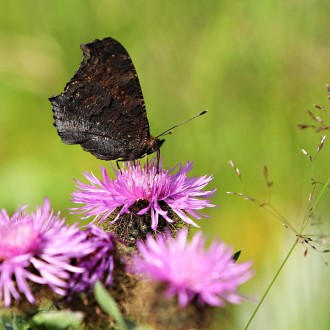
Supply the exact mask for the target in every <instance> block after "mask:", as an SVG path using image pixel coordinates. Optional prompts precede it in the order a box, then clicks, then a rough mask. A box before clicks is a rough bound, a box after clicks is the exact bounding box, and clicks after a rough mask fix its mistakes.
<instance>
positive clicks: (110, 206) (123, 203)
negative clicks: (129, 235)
mask: <svg viewBox="0 0 330 330" xmlns="http://www.w3.org/2000/svg"><path fill="white" fill-rule="evenodd" d="M155 163H156V161H155V159H153V160H152V161H151V163H149V165H148V164H144V166H142V165H141V163H140V161H136V164H135V165H134V164H133V163H131V162H126V163H125V166H124V168H123V169H122V170H121V171H116V170H115V173H116V178H115V179H114V180H111V179H110V178H109V176H108V173H107V171H106V169H105V168H103V167H101V171H102V179H98V178H96V177H95V175H94V174H92V173H91V174H88V173H85V174H84V175H85V177H86V179H87V180H88V181H89V183H87V184H86V183H82V182H80V181H76V183H77V190H76V191H75V192H74V193H73V194H72V196H73V199H72V201H73V202H74V203H78V204H83V205H82V206H80V207H78V208H74V209H72V210H73V212H75V213H85V214H86V217H91V216H95V217H99V218H100V220H99V221H100V222H102V221H104V220H105V219H106V218H107V217H109V216H110V215H111V214H112V213H113V212H114V211H115V210H117V209H118V210H119V212H118V214H117V216H116V218H115V219H114V221H116V220H117V219H118V218H119V217H120V216H121V215H122V214H124V213H130V207H131V206H133V205H134V204H136V203H138V202H139V201H145V202H146V204H145V205H147V206H143V207H141V209H140V210H139V211H138V213H137V214H138V215H143V214H145V213H147V212H150V216H151V228H152V229H153V230H156V228H157V226H158V221H159V216H161V217H162V218H164V219H165V220H166V221H168V222H173V219H171V217H170V216H169V215H168V209H167V210H164V207H163V206H164V203H165V204H166V205H167V206H168V207H169V208H170V209H172V210H173V211H174V212H175V213H176V215H177V216H178V217H179V218H181V219H182V220H183V221H184V222H186V223H187V224H190V225H193V226H196V227H198V226H197V224H196V223H195V222H194V221H193V220H191V217H193V218H195V219H200V218H201V217H203V216H204V215H203V214H201V213H200V212H199V211H198V210H201V209H203V208H205V207H214V205H213V204H211V203H210V201H209V200H206V199H204V198H205V197H210V196H211V195H212V194H213V193H214V191H215V190H203V188H204V187H205V186H206V185H207V184H208V183H209V182H210V181H211V180H212V179H213V177H212V176H202V177H187V174H188V172H189V171H190V170H191V169H192V163H191V162H189V163H187V164H186V165H184V166H183V167H182V166H180V167H179V168H178V170H177V171H176V173H174V171H175V169H176V168H173V169H171V170H166V169H159V170H157V166H156V164H155ZM161 204H162V205H163V206H161Z"/></svg>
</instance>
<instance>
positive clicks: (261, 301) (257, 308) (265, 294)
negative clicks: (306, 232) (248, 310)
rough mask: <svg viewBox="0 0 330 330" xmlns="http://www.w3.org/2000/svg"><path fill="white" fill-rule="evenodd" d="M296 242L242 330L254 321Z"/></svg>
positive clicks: (296, 241) (297, 240)
mask: <svg viewBox="0 0 330 330" xmlns="http://www.w3.org/2000/svg"><path fill="white" fill-rule="evenodd" d="M298 242H299V238H297V239H296V240H295V242H294V244H293V245H292V247H291V249H290V250H289V253H288V254H287V255H286V257H285V258H284V260H283V262H282V263H281V265H280V267H279V269H278V270H277V272H276V274H275V276H274V277H273V279H272V281H271V282H270V284H269V285H268V287H267V289H266V291H265V292H264V294H263V296H262V298H261V299H260V301H259V303H258V305H257V307H256V308H255V310H254V311H253V313H252V315H251V317H250V319H249V320H248V322H247V324H246V326H245V328H244V330H246V329H248V327H249V326H250V324H251V322H252V320H253V319H254V317H255V315H256V314H257V312H258V310H259V308H260V306H261V304H262V303H263V301H264V300H265V298H266V296H267V295H268V292H269V291H270V289H271V288H272V286H273V284H274V283H275V281H276V279H277V277H278V276H279V274H280V272H281V270H282V268H283V267H284V265H285V264H286V262H287V261H288V259H289V257H290V255H291V253H292V251H293V250H294V248H295V247H296V245H297V244H298Z"/></svg>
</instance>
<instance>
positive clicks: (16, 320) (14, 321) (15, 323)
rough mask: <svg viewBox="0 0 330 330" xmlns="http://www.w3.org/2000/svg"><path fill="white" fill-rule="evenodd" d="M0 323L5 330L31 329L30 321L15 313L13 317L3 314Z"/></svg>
mask: <svg viewBox="0 0 330 330" xmlns="http://www.w3.org/2000/svg"><path fill="white" fill-rule="evenodd" d="M0 325H1V326H2V327H1V329H5V330H27V329H30V326H29V325H28V323H27V322H26V321H25V320H24V319H22V318H21V317H19V316H17V315H13V317H12V318H8V316H6V315H2V316H1V321H0Z"/></svg>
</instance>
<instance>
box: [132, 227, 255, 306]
mask: <svg viewBox="0 0 330 330" xmlns="http://www.w3.org/2000/svg"><path fill="white" fill-rule="evenodd" d="M187 236H188V230H187V229H182V230H181V231H180V232H179V233H178V235H177V237H176V238H172V237H168V238H166V237H164V236H162V235H159V236H158V237H157V238H153V237H152V236H151V235H148V237H147V239H146V241H145V242H142V241H139V242H138V243H137V247H138V251H139V254H137V255H135V257H134V258H133V263H132V266H131V267H132V269H131V270H132V272H134V273H137V274H141V275H143V276H145V277H146V278H148V279H150V280H153V281H157V282H161V283H163V284H164V285H165V290H166V291H165V292H166V294H167V296H168V297H173V296H177V297H178V302H179V305H180V306H181V307H185V306H187V305H188V304H189V302H191V301H192V300H196V301H197V302H198V303H199V304H201V305H203V304H206V305H210V306H223V305H224V303H225V301H227V302H229V303H234V304H236V303H240V302H241V300H242V297H241V296H240V295H239V294H238V293H237V289H238V287H239V286H240V285H241V284H243V283H244V282H246V281H247V280H249V279H250V278H251V276H252V272H251V270H250V266H251V263H250V262H246V263H242V264H237V263H236V262H235V260H234V259H233V250H232V249H231V248H230V247H227V246H226V244H225V243H222V242H219V241H214V242H213V244H212V245H211V246H210V247H209V248H208V249H206V248H205V239H204V237H203V235H202V233H201V232H197V233H196V234H195V235H194V237H193V238H192V240H191V241H190V242H189V241H188V240H187Z"/></svg>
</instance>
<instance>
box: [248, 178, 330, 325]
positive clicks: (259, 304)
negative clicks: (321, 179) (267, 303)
mask: <svg viewBox="0 0 330 330" xmlns="http://www.w3.org/2000/svg"><path fill="white" fill-rule="evenodd" d="M329 184H330V177H329V178H328V180H327V181H326V183H325V184H324V186H323V188H322V189H321V191H320V193H319V195H318V196H317V198H316V200H315V202H314V205H313V206H312V208H311V210H314V209H315V208H316V206H317V205H318V203H319V202H320V200H321V197H322V196H323V194H324V192H325V190H326V189H327V188H328V187H329ZM307 214H310V213H307ZM307 217H308V215H307ZM304 220H305V221H304V222H303V225H302V227H301V229H300V231H299V234H298V235H297V238H296V240H295V241H294V243H293V244H292V247H291V248H290V250H289V252H288V254H287V255H286V256H285V258H284V260H283V262H282V263H281V265H280V267H279V269H278V270H277V272H276V274H275V276H274V277H273V279H272V281H271V282H270V284H269V285H268V287H267V289H266V291H265V292H264V294H263V295H262V297H261V299H260V301H259V303H258V305H257V307H256V308H255V310H254V311H253V313H252V315H251V317H250V318H249V320H248V322H247V324H246V326H245V328H244V330H247V329H248V327H249V326H250V324H251V322H252V320H253V319H254V317H255V315H256V314H257V312H258V310H259V308H260V306H261V304H262V303H263V301H264V300H265V298H266V297H267V295H268V293H269V291H270V289H271V288H272V286H273V284H274V283H275V281H276V279H277V277H278V276H279V274H280V272H281V270H282V269H283V267H284V265H285V264H286V262H287V261H288V259H289V257H290V255H291V254H292V252H293V250H294V248H295V247H296V245H297V244H298V243H299V239H300V238H301V235H302V232H303V231H304V229H305V228H306V226H307V224H308V222H309V221H308V218H307V219H304Z"/></svg>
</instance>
